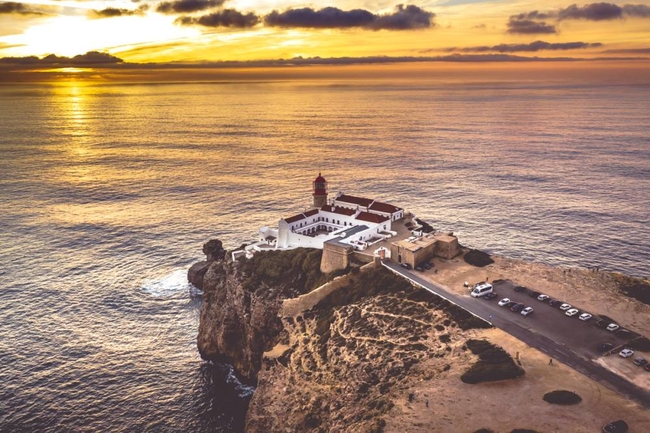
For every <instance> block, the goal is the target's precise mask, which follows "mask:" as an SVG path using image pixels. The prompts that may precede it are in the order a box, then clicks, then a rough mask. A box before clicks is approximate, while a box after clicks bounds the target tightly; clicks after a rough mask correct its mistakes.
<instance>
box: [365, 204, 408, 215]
mask: <svg viewBox="0 0 650 433" xmlns="http://www.w3.org/2000/svg"><path fill="white" fill-rule="evenodd" d="M368 209H369V210H374V211H377V212H384V213H390V214H394V213H395V212H398V211H401V210H403V209H402V208H401V207H397V206H393V205H392V204H388V203H382V202H380V201H376V202H373V203H372V205H371V206H370V207H369V208H368Z"/></svg>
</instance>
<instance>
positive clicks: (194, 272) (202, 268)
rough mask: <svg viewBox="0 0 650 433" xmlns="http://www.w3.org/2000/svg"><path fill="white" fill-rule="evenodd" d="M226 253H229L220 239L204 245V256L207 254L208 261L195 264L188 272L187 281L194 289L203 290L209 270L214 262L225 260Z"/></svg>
mask: <svg viewBox="0 0 650 433" xmlns="http://www.w3.org/2000/svg"><path fill="white" fill-rule="evenodd" d="M226 253H227V251H226V250H224V249H223V244H222V243H221V241H220V240H219V239H211V240H209V241H208V242H206V243H205V244H203V254H205V257H206V259H205V260H203V261H200V262H197V263H194V264H193V265H192V266H191V267H190V269H189V270H188V271H187V280H188V281H189V282H190V283H192V284H193V285H194V287H198V288H199V289H201V290H203V280H204V278H205V274H206V272H207V271H208V268H209V267H210V265H211V264H212V263H213V262H215V261H218V260H224V259H225V258H226Z"/></svg>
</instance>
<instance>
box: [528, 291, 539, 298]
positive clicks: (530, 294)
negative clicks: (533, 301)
mask: <svg viewBox="0 0 650 433" xmlns="http://www.w3.org/2000/svg"><path fill="white" fill-rule="evenodd" d="M539 295H541V293H540V292H530V293H528V296H530V297H531V298H537V297H538V296H539Z"/></svg>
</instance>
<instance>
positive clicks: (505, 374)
mask: <svg viewBox="0 0 650 433" xmlns="http://www.w3.org/2000/svg"><path fill="white" fill-rule="evenodd" d="M467 347H468V348H469V350H471V351H472V353H473V354H475V355H478V357H479V360H478V361H477V362H476V363H475V364H474V365H472V366H471V367H470V368H469V369H468V370H467V371H466V372H465V373H463V375H462V376H461V377H460V380H462V381H463V382H465V383H470V384H476V383H483V382H495V381H498V380H506V379H515V378H517V377H520V376H523V375H524V370H523V369H522V368H521V367H519V366H518V365H517V364H515V362H514V360H513V359H512V357H511V356H510V354H509V353H508V352H506V351H505V350H503V349H502V348H501V347H499V346H495V345H494V344H492V343H490V342H489V341H487V340H468V341H467Z"/></svg>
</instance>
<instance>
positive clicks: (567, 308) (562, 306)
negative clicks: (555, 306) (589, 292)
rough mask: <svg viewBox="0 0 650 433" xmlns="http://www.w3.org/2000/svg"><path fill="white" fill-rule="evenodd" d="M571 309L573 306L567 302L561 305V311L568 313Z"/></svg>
mask: <svg viewBox="0 0 650 433" xmlns="http://www.w3.org/2000/svg"><path fill="white" fill-rule="evenodd" d="M570 309H571V304H567V303H566V302H565V303H564V304H562V305H560V310H562V311H566V310H570Z"/></svg>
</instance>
